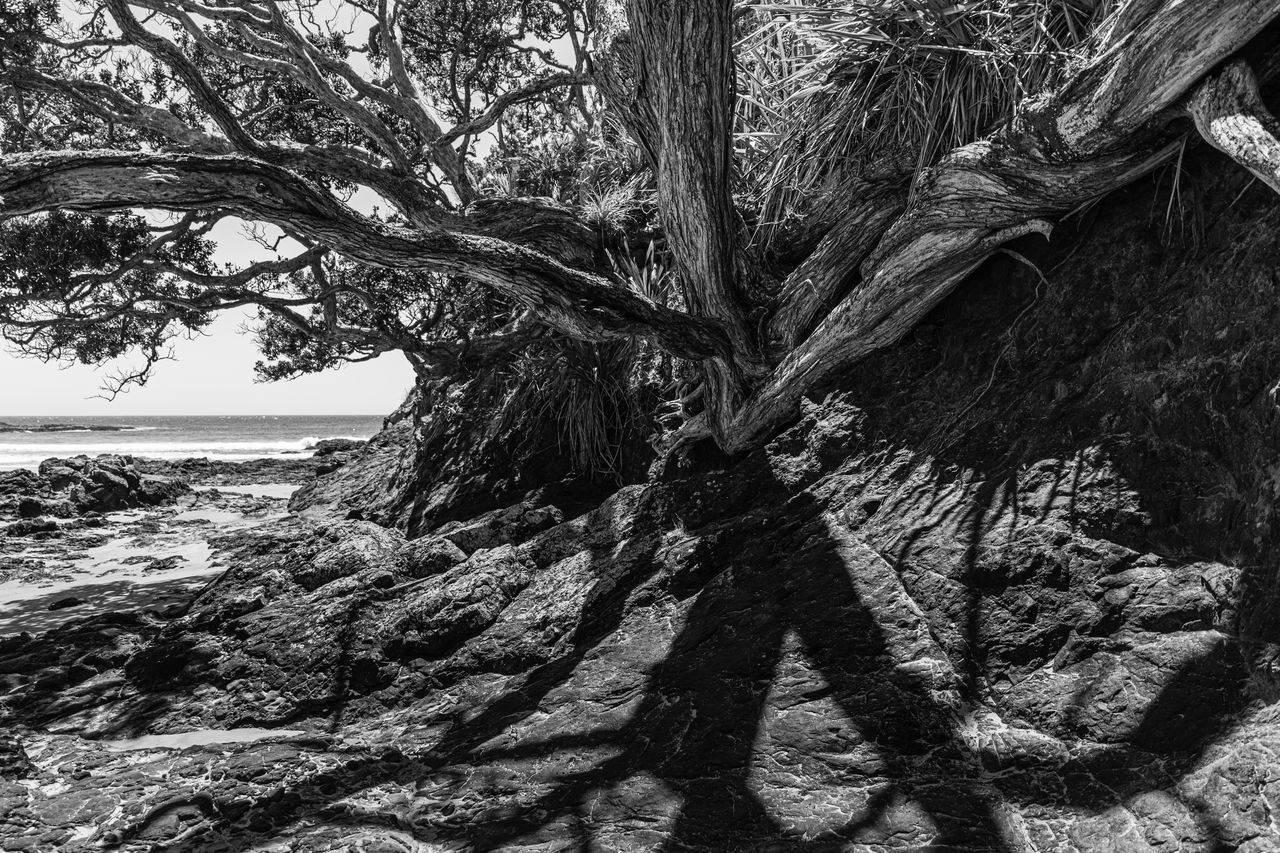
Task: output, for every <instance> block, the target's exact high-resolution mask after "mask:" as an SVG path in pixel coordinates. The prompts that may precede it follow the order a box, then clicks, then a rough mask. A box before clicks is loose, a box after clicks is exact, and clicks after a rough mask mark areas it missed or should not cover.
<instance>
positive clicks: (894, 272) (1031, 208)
mask: <svg viewBox="0 0 1280 853" xmlns="http://www.w3.org/2000/svg"><path fill="white" fill-rule="evenodd" d="M1278 15H1280V8H1277V7H1276V6H1275V5H1274V4H1271V3H1261V2H1250V3H1239V2H1235V0H1194V2H1192V0H1130V2H1129V3H1128V4H1127V5H1126V6H1124V7H1122V9H1121V10H1120V11H1119V12H1117V14H1116V16H1115V18H1114V19H1113V21H1112V24H1111V26H1110V28H1109V30H1108V31H1107V32H1106V33H1104V34H1103V38H1102V40H1101V44H1102V48H1103V49H1102V52H1101V53H1100V55H1099V56H1098V57H1097V58H1095V59H1094V60H1093V61H1092V62H1091V63H1089V64H1088V65H1087V66H1086V67H1084V68H1083V69H1081V70H1080V71H1079V73H1077V74H1075V75H1073V76H1072V78H1071V80H1070V82H1069V83H1068V84H1067V85H1066V86H1065V87H1064V88H1063V89H1061V90H1060V91H1058V92H1056V93H1054V94H1052V95H1050V96H1046V97H1042V98H1039V99H1036V100H1033V101H1031V102H1030V103H1028V104H1025V105H1024V107H1023V108H1022V109H1021V110H1020V111H1019V112H1018V114H1017V115H1016V116H1015V117H1014V118H1013V119H1012V120H1011V121H1010V122H1009V123H1008V124H1007V125H1006V126H1004V127H1003V128H1001V129H1000V130H999V131H997V132H996V133H994V134H993V135H992V136H990V137H988V138H987V139H985V140H982V141H979V142H975V143H973V144H971V145H967V146H964V147H962V148H959V149H957V150H955V151H953V152H952V153H951V154H949V155H948V156H946V157H945V158H943V159H942V161H941V162H939V164H938V165H937V166H935V167H933V168H931V169H929V170H927V171H926V172H925V173H923V175H922V176H921V178H920V180H919V183H918V186H917V189H916V193H915V195H914V197H913V199H912V203H911V205H910V206H909V207H908V208H907V209H906V211H905V212H904V213H903V214H902V215H901V216H900V217H899V218H898V219H897V221H896V222H894V224H893V225H892V226H891V227H890V228H889V229H888V231H887V232H886V233H885V235H884V236H883V238H882V239H881V240H880V242H879V245H878V246H877V247H876V248H875V249H874V251H872V252H871V253H870V254H869V256H868V257H867V258H866V259H865V260H864V262H863V263H862V268H861V284H860V285H859V286H858V287H856V288H855V289H854V290H853V292H852V293H850V294H849V296H847V297H846V298H845V299H844V300H843V301H842V302H841V303H840V304H839V306H838V307H837V308H836V309H835V310H833V311H832V312H831V313H830V314H829V315H827V317H826V318H825V319H824V320H823V321H822V323H821V324H820V325H819V326H818V328H817V329H816V330H815V331H814V333H813V334H812V335H811V336H809V338H808V339H807V340H805V341H804V343H803V344H801V345H800V346H799V347H798V348H797V349H795V350H794V351H792V352H791V353H790V354H789V355H788V356H787V357H786V358H785V359H784V360H783V362H782V363H781V364H780V365H779V366H778V368H777V369H776V370H775V371H774V373H773V375H772V376H770V377H769V379H768V381H767V382H766V383H765V384H764V385H763V386H762V387H761V388H760V389H759V390H758V391H757V393H756V394H755V395H754V397H753V398H752V399H751V400H750V401H749V402H748V403H747V404H746V405H745V406H744V407H743V408H742V409H741V410H740V411H739V412H738V414H737V417H736V418H735V420H734V423H733V425H732V426H731V427H730V429H729V431H728V433H727V435H726V438H725V439H723V442H724V444H725V449H726V450H729V451H731V452H732V451H734V450H740V449H744V448H747V447H751V446H754V445H755V444H757V443H759V442H760V441H762V440H764V439H765V438H766V437H767V436H768V435H770V434H772V433H773V431H774V430H775V429H776V428H777V427H778V426H779V425H781V423H783V422H785V421H786V420H787V419H789V418H790V417H792V416H793V413H794V411H795V407H796V405H797V403H798V402H799V400H800V398H801V396H803V395H804V394H805V393H807V392H808V391H810V390H812V389H814V388H815V387H817V386H819V385H821V384H822V383H824V382H826V381H829V380H830V379H831V378H832V377H833V376H835V375H836V374H838V373H839V372H841V371H844V370H847V369H849V367H851V366H852V365H854V364H856V363H857V362H858V361H859V360H861V359H863V358H865V357H866V356H867V355H869V354H870V353H872V352H875V351H876V350H878V349H880V348H882V347H885V346H887V345H889V344H892V343H893V342H895V341H897V340H898V339H899V338H901V337H902V335H904V334H905V333H906V332H907V331H909V330H910V329H911V328H913V327H914V326H915V325H916V324H917V323H918V322H919V321H920V320H921V319H923V318H924V316H925V315H926V314H928V313H929V311H931V310H932V309H933V308H934V307H935V306H936V305H937V304H938V303H939V302H941V301H942V300H943V299H944V298H945V297H946V296H947V294H949V293H950V292H951V291H952V290H953V289H954V288H955V286H956V285H957V284H959V282H960V281H961V280H962V279H963V278H964V277H965V276H966V275H968V274H969V273H970V272H971V271H972V270H973V269H975V268H976V267H977V266H978V265H979V264H981V263H982V261H983V260H985V259H986V258H987V257H988V256H989V255H990V254H991V253H992V252H993V251H994V250H995V249H997V248H998V247H999V245H1000V243H1002V242H1004V241H1005V240H1008V239H1011V238H1012V237H1014V236H1018V235H1020V234H1025V233H1029V232H1030V231H1033V230H1034V231H1042V232H1044V231H1047V228H1048V223H1047V222H1044V221H1043V220H1044V219H1045V218H1046V217H1054V216H1058V215H1061V214H1063V213H1066V212H1067V211H1069V210H1071V209H1072V208H1074V207H1076V206H1077V205H1079V204H1080V203H1081V202H1083V201H1086V200H1088V199H1091V198H1096V197H1097V196H1099V195H1102V194H1104V193H1107V192H1110V191H1111V190H1114V189H1116V188H1118V187H1120V186H1123V185H1124V184H1126V183H1129V182H1130V181H1133V180H1135V179H1136V178H1138V177H1140V176H1141V175H1144V174H1146V173H1148V172H1149V171H1151V169H1153V168H1154V167H1156V166H1157V165H1159V164H1160V163H1162V162H1165V160H1167V159H1168V158H1169V157H1170V156H1171V154H1172V153H1173V151H1175V150H1176V148H1177V142H1170V141H1169V140H1168V139H1167V138H1166V139H1161V138H1160V137H1159V136H1158V133H1157V131H1158V128H1159V126H1160V125H1162V124H1163V123H1164V122H1166V121H1167V120H1168V119H1169V118H1171V117H1172V116H1171V114H1170V113H1168V112H1167V108H1168V107H1169V106H1170V105H1172V104H1173V103H1175V102H1176V101H1177V99H1178V98H1181V97H1182V96H1183V95H1184V93H1185V92H1186V90H1187V89H1188V88H1190V87H1191V86H1192V85H1193V84H1194V83H1195V82H1196V81H1197V80H1198V79H1199V78H1200V77H1202V76H1203V75H1204V73H1205V72H1206V71H1207V70H1208V69H1210V68H1212V67H1213V66H1214V65H1216V64H1217V63H1219V62H1221V61H1222V60H1223V59H1224V58H1225V57H1226V56H1228V55H1229V54H1230V53H1232V52H1234V51H1235V50H1238V49H1239V48H1241V47H1242V46H1243V45H1244V44H1245V43H1246V42H1248V40H1249V39H1251V38H1252V37H1253V36H1254V35H1256V34H1257V33H1258V32H1259V31H1260V30H1261V29H1262V28H1263V27H1264V26H1265V25H1266V24H1267V23H1269V22H1270V21H1271V20H1273V19H1274V18H1276V17H1277V16H1278ZM783 325H784V327H785V325H786V324H785V323H784V324H783Z"/></svg>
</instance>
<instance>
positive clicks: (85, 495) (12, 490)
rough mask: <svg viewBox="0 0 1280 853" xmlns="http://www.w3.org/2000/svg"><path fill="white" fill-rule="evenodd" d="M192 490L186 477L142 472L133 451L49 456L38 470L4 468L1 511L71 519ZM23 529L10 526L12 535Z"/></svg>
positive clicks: (0, 486) (151, 502) (0, 481)
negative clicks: (179, 478) (94, 454)
mask: <svg viewBox="0 0 1280 853" xmlns="http://www.w3.org/2000/svg"><path fill="white" fill-rule="evenodd" d="M190 491H191V487H190V486H188V485H187V484H186V483H184V482H181V481H177V480H172V479H170V478H167V477H157V476H153V475H150V474H144V473H142V472H140V471H139V470H138V466H137V464H136V463H135V461H134V459H133V457H130V456H98V457H97V458H94V459H90V458H89V457H87V456H76V457H73V458H71V459H46V460H45V461H44V462H41V463H40V468H39V470H38V472H36V473H33V472H31V471H27V470H25V469H19V470H16V471H7V472H4V473H0V516H3V515H5V514H12V515H15V516H18V517H20V518H23V519H28V520H34V519H38V518H40V517H42V516H54V517H58V518H70V517H73V516H77V515H83V514H85V513H101V512H112V511H114V510H121V509H131V508H134V507H142V506H159V505H161V504H166V503H172V502H173V501H175V500H177V499H178V498H179V497H181V496H182V495H185V494H188V493H189V492H190ZM31 523H33V522H32V521H27V522H19V524H20V525H21V524H27V525H30V524H31ZM17 532H18V531H17V530H14V529H11V530H10V533H11V534H14V533H17Z"/></svg>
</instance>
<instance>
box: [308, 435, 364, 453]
mask: <svg viewBox="0 0 1280 853" xmlns="http://www.w3.org/2000/svg"><path fill="white" fill-rule="evenodd" d="M364 446H365V442H363V441H358V440H356V439H351V438H325V439H321V440H320V441H317V442H316V443H315V444H314V445H312V446H311V447H310V448H308V449H309V450H312V451H313V452H314V455H315V456H316V457H321V456H332V455H333V454H335V453H349V452H351V451H355V450H360V449H362V448H363V447H364Z"/></svg>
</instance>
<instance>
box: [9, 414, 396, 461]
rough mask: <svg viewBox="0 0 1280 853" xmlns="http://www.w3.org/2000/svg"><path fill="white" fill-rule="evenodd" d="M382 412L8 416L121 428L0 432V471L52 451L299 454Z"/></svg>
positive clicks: (22, 422)
mask: <svg viewBox="0 0 1280 853" xmlns="http://www.w3.org/2000/svg"><path fill="white" fill-rule="evenodd" d="M383 417H384V416H383V415H209V416H202V415H181V416H176V415H171V416H160V417H157V416H151V417H141V416H123V415H121V416H99V415H94V416H85V417H66V416H56V415H49V416H37V417H16V416H15V417H7V416H5V415H3V414H0V424H8V425H12V426H19V427H32V426H36V425H39V424H52V423H57V424H72V425H76V426H79V427H87V426H90V425H100V426H126V427H131V429H127V430H121V431H118V432H97V431H90V430H88V429H77V430H75V431H73V432H0V470H10V469H13V468H35V467H36V466H37V465H39V464H40V462H41V460H44V459H48V458H49V457H51V456H76V455H79V454H85V455H87V456H96V455H98V454H100V453H122V454H129V455H132V456H145V457H150V458H152V459H184V458H186V457H200V456H204V457H208V458H209V459H226V460H231V461H238V460H244V459H262V458H269V457H272V456H287V455H292V454H298V453H303V452H305V451H306V450H307V449H308V448H309V447H310V446H311V445H314V444H315V443H316V442H317V441H320V440H321V439H324V438H356V439H364V438H369V437H370V436H372V435H374V434H375V433H376V432H378V430H379V429H381V428H382V419H383Z"/></svg>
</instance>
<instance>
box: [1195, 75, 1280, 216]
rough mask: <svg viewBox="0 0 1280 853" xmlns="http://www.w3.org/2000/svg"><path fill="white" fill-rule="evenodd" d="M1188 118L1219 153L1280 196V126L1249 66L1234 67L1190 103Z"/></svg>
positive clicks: (1206, 82)
mask: <svg viewBox="0 0 1280 853" xmlns="http://www.w3.org/2000/svg"><path fill="white" fill-rule="evenodd" d="M1187 113H1188V114H1189V115H1190V116H1191V118H1192V119H1193V120H1194V121H1195V123H1196V129H1197V130H1199V131H1200V134H1201V135H1202V136H1203V137H1204V138H1205V139H1206V140H1207V141H1208V142H1209V144H1210V145H1212V146H1213V147H1214V148H1217V149H1218V150H1219V151H1221V152H1223V153H1224V154H1226V155H1227V156H1228V157H1230V158H1231V159H1232V160H1235V161H1236V162H1237V163H1239V164H1240V165H1241V166H1244V167H1245V168H1246V169H1248V170H1249V171H1250V172H1252V173H1253V174H1254V175H1256V176H1257V177H1258V179H1259V180H1261V181H1263V182H1264V183H1266V185H1267V186H1269V187H1271V189H1273V190H1275V191H1276V192H1280V121H1276V118H1275V116H1273V115H1272V114H1271V113H1270V111H1268V110H1267V107H1266V105H1265V104H1263V103H1262V96H1261V95H1259V94H1258V80H1257V78H1256V77H1254V75H1253V71H1252V70H1251V69H1250V68H1249V66H1248V65H1247V64H1246V63H1244V62H1233V63H1231V64H1230V65H1228V66H1227V67H1226V68H1225V69H1223V70H1222V72H1221V73H1219V74H1215V75H1214V76H1213V77H1211V78H1209V79H1208V80H1206V81H1205V83H1204V85H1202V86H1200V88H1199V89H1197V90H1196V92H1195V93H1194V94H1193V95H1192V96H1191V97H1190V98H1189V99H1188V101H1187Z"/></svg>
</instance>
